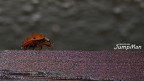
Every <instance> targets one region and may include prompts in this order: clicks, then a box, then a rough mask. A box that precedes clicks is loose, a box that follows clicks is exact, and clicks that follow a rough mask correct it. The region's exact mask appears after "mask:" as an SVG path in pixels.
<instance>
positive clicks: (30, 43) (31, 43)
mask: <svg viewBox="0 0 144 81" xmlns="http://www.w3.org/2000/svg"><path fill="white" fill-rule="evenodd" d="M44 45H45V46H47V47H49V48H52V47H53V44H52V42H51V41H50V40H49V39H48V38H46V37H45V36H43V35H42V34H32V35H30V36H28V37H27V38H26V39H25V40H24V41H23V42H22V46H21V49H35V48H36V47H40V49H42V46H44Z"/></svg>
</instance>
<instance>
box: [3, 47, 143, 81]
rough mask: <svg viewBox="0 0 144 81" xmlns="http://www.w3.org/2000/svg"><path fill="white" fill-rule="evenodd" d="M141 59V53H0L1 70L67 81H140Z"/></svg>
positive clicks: (7, 51) (141, 78) (141, 73)
mask: <svg viewBox="0 0 144 81" xmlns="http://www.w3.org/2000/svg"><path fill="white" fill-rule="evenodd" d="M143 58H144V52H143V51H131V52H130V51H46V50H43V51H42V50H41V51H39V50H35V51H32V50H31V51H30V50H26V51H23V50H21V51H12V50H4V51H0V61H1V63H0V69H1V70H4V69H6V70H12V71H13V72H26V71H27V72H28V71H30V72H45V73H49V74H51V76H58V77H68V78H71V77H76V76H88V77H91V78H92V79H111V80H114V81H119V80H124V81H143V80H144V77H143V76H144V59H143ZM32 81H33V80H32ZM44 81H45V80H44Z"/></svg>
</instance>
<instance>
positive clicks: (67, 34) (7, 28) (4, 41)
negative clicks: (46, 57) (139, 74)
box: [0, 0, 144, 50]
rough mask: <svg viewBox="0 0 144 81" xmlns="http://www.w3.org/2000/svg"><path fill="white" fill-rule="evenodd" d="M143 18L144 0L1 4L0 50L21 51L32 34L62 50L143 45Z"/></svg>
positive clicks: (14, 0)
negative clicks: (24, 42) (38, 35)
mask: <svg viewBox="0 0 144 81" xmlns="http://www.w3.org/2000/svg"><path fill="white" fill-rule="evenodd" d="M143 14H144V1H143V0H0V40H1V42H0V49H20V45H21V41H22V40H23V39H24V38H25V37H26V36H27V35H29V34H31V33H42V34H44V35H46V36H47V37H49V38H50V39H51V40H52V41H53V42H54V43H55V48H54V49H60V50H61V49H62V50H66V49H69V50H70V49H73V50H78V49H80V50H98V49H113V46H115V44H116V43H120V42H127V43H134V44H139V45H144V42H143V41H144V38H143V34H144V32H143V30H144V27H143V26H144V24H143V23H144V15H143Z"/></svg>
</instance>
